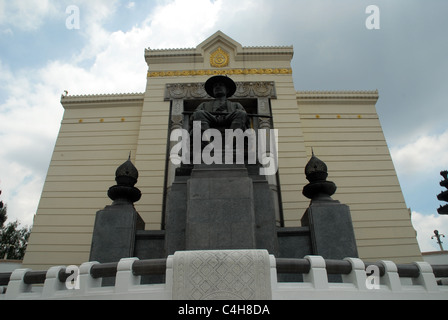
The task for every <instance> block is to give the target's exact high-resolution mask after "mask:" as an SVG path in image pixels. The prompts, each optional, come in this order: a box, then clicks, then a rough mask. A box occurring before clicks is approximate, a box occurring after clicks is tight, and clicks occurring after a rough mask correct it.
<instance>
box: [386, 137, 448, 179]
mask: <svg viewBox="0 0 448 320" xmlns="http://www.w3.org/2000/svg"><path fill="white" fill-rule="evenodd" d="M391 155H392V158H393V160H394V164H395V167H396V170H397V172H398V173H399V175H403V176H406V175H421V174H427V173H428V172H431V171H432V170H434V169H435V170H439V171H441V170H442V169H444V168H447V167H448V130H446V131H445V132H443V133H441V134H439V135H426V136H422V137H420V138H418V139H417V140H416V141H413V142H410V143H408V144H406V145H404V146H401V147H392V148H391Z"/></svg>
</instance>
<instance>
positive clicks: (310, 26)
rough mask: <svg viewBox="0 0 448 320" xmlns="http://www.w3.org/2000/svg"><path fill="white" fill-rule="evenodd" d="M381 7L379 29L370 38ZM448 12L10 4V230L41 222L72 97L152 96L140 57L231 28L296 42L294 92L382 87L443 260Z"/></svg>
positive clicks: (400, 167)
mask: <svg viewBox="0 0 448 320" xmlns="http://www.w3.org/2000/svg"><path fill="white" fill-rule="evenodd" d="M372 4H374V5H376V6H377V7H378V8H379V14H380V16H379V17H380V20H379V21H378V22H379V27H380V29H376V30H375V29H373V30H370V29H368V28H367V27H366V20H367V19H368V18H369V15H370V14H367V13H366V8H367V7H368V6H369V5H372ZM447 12H448V1H446V0H414V1H409V0H369V1H365V0H338V1H335V0H275V1H273V0H155V1H142V0H135V1H129V0H14V1H12V0H0V143H1V144H0V190H2V191H3V193H2V195H1V196H0V199H1V200H3V201H4V202H5V203H6V204H7V205H8V216H9V218H10V220H15V219H19V220H20V221H21V222H22V223H23V224H28V225H31V224H32V220H33V215H34V213H35V212H36V209H37V205H38V201H39V198H40V193H41V191H42V187H43V183H44V180H45V176H46V172H47V169H48V165H49V163H50V159H51V155H52V151H53V147H54V143H55V140H56V137H57V134H58V130H59V126H60V121H61V119H62V115H63V108H62V106H61V105H60V103H59V101H60V96H61V94H62V93H63V91H64V90H68V92H69V94H70V95H77V94H98V93H120V92H125V93H127V92H143V91H144V88H145V84H146V71H147V67H146V63H145V61H144V48H147V47H150V48H153V49H155V48H184V47H195V46H196V45H198V44H199V43H201V42H202V41H203V40H205V39H206V38H208V37H209V36H210V35H212V34H213V33H215V32H216V31H217V30H221V31H223V32H224V33H226V34H227V35H229V36H230V37H231V38H233V39H235V40H236V41H238V42H239V43H241V44H242V45H243V46H268V45H293V46H294V50H295V56H294V60H293V72H294V81H295V86H296V89H297V90H375V89H378V90H379V93H380V100H379V101H378V104H377V111H378V114H379V116H380V121H381V123H382V125H383V129H384V134H385V136H386V139H387V141H388V144H389V148H390V150H391V154H392V157H393V160H394V164H395V167H396V170H397V173H398V177H399V180H400V183H401V186H402V189H403V193H404V196H405V199H406V203H407V206H408V207H409V208H411V210H412V212H413V214H412V216H413V223H414V227H415V229H416V230H417V232H418V240H419V243H420V247H421V249H422V250H423V251H434V250H438V246H437V244H436V243H435V241H434V240H431V235H432V232H433V230H434V229H439V230H440V232H441V233H445V234H447V237H448V217H447V216H439V215H438V214H437V212H436V209H437V208H438V207H439V206H440V205H441V204H442V203H441V202H440V201H438V200H437V198H436V195H437V194H438V193H440V192H441V190H442V188H441V187H440V186H439V182H440V180H441V176H440V174H439V173H440V171H442V170H446V169H448V127H447V125H446V123H447V116H448V108H447V107H448V86H447V85H448V79H447V75H448V36H447V34H448V24H447V23H446V13H447ZM78 13H79V15H78ZM77 17H79V19H77ZM78 22H79V24H78ZM447 239H448V238H447ZM445 242H446V244H445V247H446V248H447V249H448V240H446V241H445Z"/></svg>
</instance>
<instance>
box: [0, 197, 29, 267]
mask: <svg viewBox="0 0 448 320" xmlns="http://www.w3.org/2000/svg"><path fill="white" fill-rule="evenodd" d="M0 194H1V191H0ZM6 211H7V208H6V205H5V204H4V203H3V202H2V201H0V259H3V258H6V259H11V260H22V259H23V257H24V255H25V250H26V247H27V245H28V238H29V237H30V233H31V230H30V229H29V228H27V227H24V228H19V226H20V223H19V222H18V221H17V220H16V221H15V222H10V223H8V224H7V225H5V222H6V219H7V218H8V216H7V214H6Z"/></svg>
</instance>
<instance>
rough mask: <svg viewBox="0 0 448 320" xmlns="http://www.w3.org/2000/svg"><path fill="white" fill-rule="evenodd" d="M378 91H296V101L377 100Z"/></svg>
mask: <svg viewBox="0 0 448 320" xmlns="http://www.w3.org/2000/svg"><path fill="white" fill-rule="evenodd" d="M378 98H379V93H378V90H373V91H367V90H366V91H297V99H298V100H326V99H328V100H338V99H340V100H347V99H355V100H359V99H361V100H378Z"/></svg>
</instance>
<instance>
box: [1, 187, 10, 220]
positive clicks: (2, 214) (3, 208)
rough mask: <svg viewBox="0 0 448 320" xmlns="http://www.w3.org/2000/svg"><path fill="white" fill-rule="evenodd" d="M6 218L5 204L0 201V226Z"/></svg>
mask: <svg viewBox="0 0 448 320" xmlns="http://www.w3.org/2000/svg"><path fill="white" fill-rule="evenodd" d="M0 194H2V190H0ZM6 219H8V216H7V215H6V206H5V205H4V203H3V201H0V228H3V225H4V224H5V222H6Z"/></svg>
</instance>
